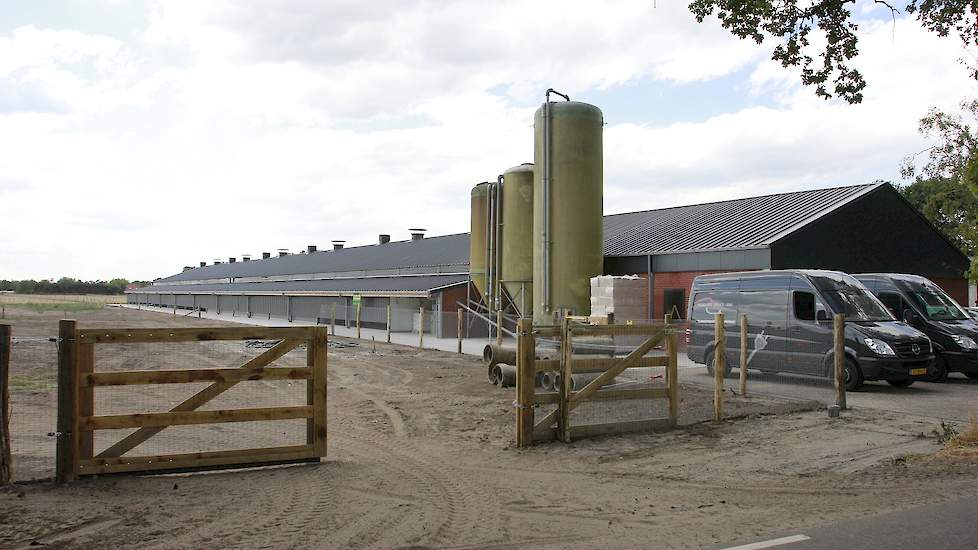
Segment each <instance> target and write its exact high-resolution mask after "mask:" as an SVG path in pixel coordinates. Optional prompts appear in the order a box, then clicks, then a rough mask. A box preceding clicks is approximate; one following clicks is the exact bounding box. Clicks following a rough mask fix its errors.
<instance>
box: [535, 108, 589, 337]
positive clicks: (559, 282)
mask: <svg viewBox="0 0 978 550" xmlns="http://www.w3.org/2000/svg"><path fill="white" fill-rule="evenodd" d="M602 125H603V117H602V115H601V110H600V109H598V108H597V107H595V106H594V105H588V104H587V103H580V102H576V101H566V102H549V101H548V102H547V103H544V105H543V106H541V107H540V108H539V109H537V112H536V114H535V115H534V118H533V128H534V132H533V133H534V146H533V160H534V171H533V212H534V214H533V293H534V299H535V300H536V303H534V304H533V322H534V324H552V323H553V322H554V320H555V313H558V312H560V311H563V312H569V313H573V314H576V315H588V314H589V313H590V310H591V300H590V297H591V283H590V279H591V277H595V276H597V275H601V273H602V271H603V268H604V253H603V249H602V248H603V235H602V233H603V230H602V215H603V204H602V201H603V195H604V167H603V148H602Z"/></svg>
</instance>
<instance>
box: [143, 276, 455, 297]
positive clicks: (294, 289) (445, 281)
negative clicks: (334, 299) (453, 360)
mask: <svg viewBox="0 0 978 550" xmlns="http://www.w3.org/2000/svg"><path fill="white" fill-rule="evenodd" d="M467 280H468V275H422V276H411V277H366V278H342V279H324V280H312V281H270V282H254V283H204V284H193V285H166V284H160V283H159V282H158V283H157V284H155V285H153V286H147V287H143V288H140V289H138V290H136V291H133V292H131V293H133V294H211V293H226V294H240V295H245V294H262V295H269V294H289V295H302V294H309V295H321V294H327V295H328V294H334V293H335V294H339V293H342V294H350V293H359V294H366V295H370V294H371V293H376V294H382V295H384V296H388V295H391V294H395V295H396V294H408V295H418V294H425V293H427V292H429V291H432V290H437V289H440V288H446V287H450V286H455V285H458V284H462V283H465V282H466V281H467Z"/></svg>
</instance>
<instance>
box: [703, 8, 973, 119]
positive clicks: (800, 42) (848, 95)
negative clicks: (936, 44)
mask: <svg viewBox="0 0 978 550" xmlns="http://www.w3.org/2000/svg"><path fill="white" fill-rule="evenodd" d="M906 1H907V4H906V5H905V7H904V10H905V11H906V12H907V13H910V14H916V17H917V20H918V21H920V23H921V24H922V25H923V26H924V28H926V29H927V30H929V31H932V32H935V33H937V35H938V36H941V37H946V36H948V35H950V34H957V35H958V36H959V37H960V39H961V41H962V42H963V44H964V45H965V46H966V47H971V46H973V45H974V44H975V43H976V41H978V27H976V24H975V21H976V18H978V0H906ZM873 3H874V4H878V5H879V8H880V9H883V10H888V12H889V14H890V15H891V16H892V17H893V18H894V19H895V18H896V16H897V14H899V13H900V10H899V9H898V8H897V7H895V6H894V5H892V4H890V3H889V2H887V1H885V0H873ZM855 4H856V1H855V0H802V1H801V2H799V0H693V1H692V2H691V3H690V4H689V10H690V11H691V12H692V13H693V15H694V16H696V20H697V21H698V22H700V23H702V22H703V20H704V19H705V18H706V17H708V16H710V15H713V14H714V13H716V14H717V17H718V18H719V19H720V23H721V24H722V25H723V28H725V29H728V30H729V31H730V32H731V33H733V34H734V35H735V36H737V37H739V38H742V39H746V38H750V39H753V40H754V41H755V42H757V43H758V44H760V43H762V42H763V41H764V39H765V38H766V37H772V38H774V39H776V40H778V41H779V43H778V45H777V46H775V48H774V52H773V54H772V55H771V59H773V60H775V61H778V62H780V63H781V65H782V66H784V67H800V69H801V82H802V84H804V85H806V86H813V85H814V86H815V93H816V94H817V95H819V96H821V97H823V98H826V99H828V98H831V97H833V94H834V95H835V96H838V97H840V98H842V99H844V100H846V101H848V102H849V103H860V102H861V101H862V99H863V94H862V91H863V89H864V88H865V87H866V81H865V80H864V79H863V76H862V74H861V73H860V72H859V71H858V70H857V69H853V68H851V67H850V66H849V61H850V60H852V59H853V58H855V57H856V56H857V55H858V54H859V49H858V44H859V39H858V37H857V36H856V31H857V30H858V29H859V25H858V24H857V23H855V22H853V20H852V12H851V11H850V8H851V7H852V6H855ZM815 29H818V31H820V33H821V34H823V35H824V37H825V45H824V47H823V49H822V52H821V54H819V61H818V62H816V61H815V59H814V58H812V56H811V55H810V54H809V52H810V48H809V47H810V46H811V45H812V38H811V37H810V35H811V33H812V31H813V30H815ZM968 72H969V73H970V75H971V77H972V78H974V79H976V80H978V67H975V66H968ZM830 88H831V90H830Z"/></svg>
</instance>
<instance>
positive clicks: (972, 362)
mask: <svg viewBox="0 0 978 550" xmlns="http://www.w3.org/2000/svg"><path fill="white" fill-rule="evenodd" d="M855 277H856V278H857V279H859V281H860V282H862V283H863V284H864V285H866V288H868V289H869V290H870V291H871V292H872V293H873V294H875V295H876V297H877V298H879V299H880V301H881V302H883V304H884V305H886V307H887V308H888V309H889V310H890V311H891V312H892V313H893V315H895V316H896V317H897V318H899V319H903V320H904V321H906V322H907V324H909V325H911V326H913V327H914V328H916V329H918V330H920V331H921V332H923V333H924V334H926V335H927V336H928V337H930V339H931V341H933V342H934V354H935V355H936V356H937V359H936V360H935V361H934V364H933V365H932V366H931V369H930V372H929V373H928V380H929V381H931V382H943V381H945V380H947V373H949V372H963V373H964V374H965V376H967V377H968V378H971V379H978V343H976V342H978V323H976V322H975V320H974V319H972V318H971V317H970V316H969V315H968V313H967V312H966V311H964V310H963V309H962V308H961V306H959V305H958V303H957V302H955V301H954V299H953V298H951V297H950V296H948V295H947V293H945V292H944V291H943V290H942V289H941V287H939V286H937V285H936V284H934V283H932V282H931V281H930V280H929V279H926V278H924V277H919V276H917V275H904V274H900V273H866V274H863V275H855Z"/></svg>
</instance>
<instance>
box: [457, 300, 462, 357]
mask: <svg viewBox="0 0 978 550" xmlns="http://www.w3.org/2000/svg"><path fill="white" fill-rule="evenodd" d="M456 331H457V332H458V352H459V353H460V354H461V353H462V308H458V328H457V330H456Z"/></svg>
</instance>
